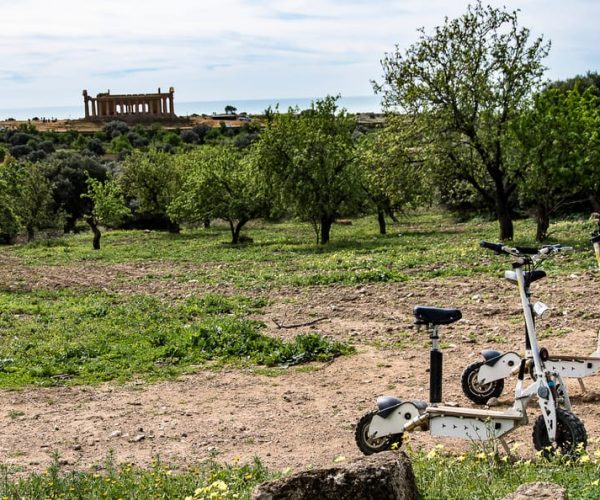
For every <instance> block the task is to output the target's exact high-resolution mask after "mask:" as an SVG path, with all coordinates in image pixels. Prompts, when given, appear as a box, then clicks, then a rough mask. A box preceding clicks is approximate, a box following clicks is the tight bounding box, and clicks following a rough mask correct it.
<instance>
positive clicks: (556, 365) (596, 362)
mask: <svg viewBox="0 0 600 500" xmlns="http://www.w3.org/2000/svg"><path fill="white" fill-rule="evenodd" d="M592 241H593V240H592ZM594 245H596V244H594ZM481 246H482V247H484V248H488V249H490V250H493V251H494V252H495V253H496V254H500V253H509V252H507V251H505V250H504V249H505V248H506V247H503V246H502V245H501V244H500V243H488V242H485V241H482V242H481ZM517 250H519V251H520V253H521V254H523V253H528V254H534V255H531V256H530V257H529V261H530V263H529V264H528V266H527V267H529V269H527V270H526V271H525V272H524V277H525V297H526V299H527V304H528V308H529V309H530V310H531V311H532V315H533V316H537V317H541V316H542V315H543V314H544V312H545V311H546V310H547V309H548V307H547V306H546V305H545V304H543V303H541V302H536V303H535V304H531V302H530V299H531V292H530V290H529V287H530V285H531V283H533V282H534V281H537V280H540V279H542V278H544V277H545V276H546V273H545V272H544V271H542V270H539V269H535V268H536V267H537V266H538V265H539V264H541V263H542V262H543V261H544V260H545V259H547V258H548V257H550V256H551V255H553V254H555V253H558V252H561V251H564V250H570V247H563V246H560V245H547V246H545V247H542V248H541V249H539V250H538V249H535V248H534V249H530V248H517ZM511 255H512V254H511ZM504 277H505V278H506V279H507V280H508V281H510V282H511V283H514V284H517V280H516V275H515V273H514V272H513V271H506V273H505V275H504ZM534 327H535V324H534ZM481 355H482V356H483V360H482V361H477V362H475V363H471V364H470V365H468V366H467V367H466V368H465V369H464V371H463V373H462V376H461V386H462V390H463V393H464V394H465V396H467V397H468V398H469V399H470V400H471V401H473V402H474V403H477V404H485V403H487V401H488V400H489V399H490V398H492V397H496V398H497V397H499V396H500V395H501V394H502V391H503V389H504V379H506V378H508V377H510V376H511V375H514V374H516V373H517V372H518V370H519V366H520V362H521V356H520V355H519V354H517V353H516V352H506V353H500V352H498V351H494V350H484V351H482V352H481ZM541 355H542V358H544V363H545V365H546V368H547V369H548V370H549V371H550V372H553V373H557V374H559V375H560V376H561V377H563V378H576V379H577V380H578V382H579V385H580V387H581V390H582V391H583V392H585V385H584V383H583V380H582V379H583V378H585V377H589V376H591V375H594V374H596V373H597V372H599V371H600V334H598V337H597V340H596V350H595V351H594V352H593V353H592V354H590V355H589V356H577V355H559V356H557V355H550V354H548V351H547V350H546V349H545V348H542V349H541ZM525 360H526V372H529V371H530V368H531V366H532V363H533V358H532V347H531V344H530V342H529V335H528V334H527V326H526V335H525Z"/></svg>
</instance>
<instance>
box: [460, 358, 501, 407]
mask: <svg viewBox="0 0 600 500" xmlns="http://www.w3.org/2000/svg"><path fill="white" fill-rule="evenodd" d="M482 366H483V361H478V362H477V363H472V364H470V365H469V366H467V367H466V368H465V370H464V371H463V372H462V376H461V378H460V382H461V385H462V390H463V392H464V394H465V396H467V397H468V398H469V399H470V400H471V401H473V403H477V404H478V405H484V404H486V403H487V402H488V399H490V398H497V397H499V396H500V395H501V394H502V391H503V390H504V380H503V379H499V380H494V381H493V382H489V383H487V384H480V383H479V382H478V381H477V374H478V373H479V369H480V368H481V367H482Z"/></svg>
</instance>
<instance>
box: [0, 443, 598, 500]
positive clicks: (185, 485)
mask: <svg viewBox="0 0 600 500" xmlns="http://www.w3.org/2000/svg"><path fill="white" fill-rule="evenodd" d="M408 454H409V457H410V459H411V462H412V466H413V470H414V472H415V476H416V481H417V487H418V489H419V492H420V494H421V497H422V498H425V499H496V498H503V497H504V496H506V495H508V494H509V493H511V492H513V491H515V490H516V489H517V488H518V487H519V486H520V485H521V484H524V483H529V482H535V481H543V482H552V483H556V484H560V485H562V486H563V487H564V488H565V489H566V491H567V496H568V498H586V499H598V498H600V479H599V478H600V452H599V451H598V450H596V451H595V452H594V453H589V454H587V453H584V454H583V455H581V456H580V457H579V458H577V459H575V460H566V459H564V458H562V459H561V458H556V459H553V460H551V461H547V460H545V459H542V458H539V457H538V458H535V459H533V460H523V459H520V460H516V461H514V460H510V461H509V460H507V459H506V457H503V458H500V457H498V456H497V455H495V454H492V453H486V452H484V451H482V450H477V449H474V450H473V451H471V452H468V453H464V454H461V455H456V454H453V453H449V452H446V451H445V450H444V448H443V446H442V445H438V446H437V447H436V448H434V449H433V450H431V451H430V452H428V453H425V452H420V451H418V452H416V451H412V450H410V449H409V450H408ZM287 472H288V470H286V471H269V470H267V468H266V467H264V466H263V465H262V464H261V462H260V460H258V459H255V461H254V462H253V463H250V464H246V465H240V464H238V463H234V464H229V465H224V464H219V463H217V462H215V461H214V460H209V461H207V462H203V463H200V464H198V465H195V466H192V467H190V468H189V469H188V470H186V471H183V472H174V471H172V470H171V469H170V468H169V467H168V465H166V464H162V463H160V461H158V460H156V461H155V462H154V463H153V465H152V467H150V468H149V469H141V468H136V467H133V466H132V465H124V466H121V467H115V466H114V465H113V464H112V462H111V460H110V458H109V460H107V464H106V465H105V466H104V467H103V470H102V471H101V472H93V471H92V472H67V471H62V470H61V467H60V465H59V459H58V457H57V456H55V458H54V462H53V464H52V465H51V466H50V467H49V468H48V470H46V471H45V472H44V473H42V474H32V475H30V476H28V477H24V478H20V479H19V478H16V477H13V475H14V471H11V470H10V469H9V468H7V467H2V468H0V498H2V499H6V500H8V499H10V500H12V499H17V498H61V499H64V500H70V499H93V498H114V499H117V498H164V499H167V498H181V499H193V500H199V499H209V498H220V499H223V500H228V499H234V498H239V499H248V498H250V497H251V493H252V490H253V489H254V488H255V487H256V486H257V485H258V484H260V483H261V482H263V481H266V480H269V479H273V478H276V477H280V476H281V475H282V474H285V473H287Z"/></svg>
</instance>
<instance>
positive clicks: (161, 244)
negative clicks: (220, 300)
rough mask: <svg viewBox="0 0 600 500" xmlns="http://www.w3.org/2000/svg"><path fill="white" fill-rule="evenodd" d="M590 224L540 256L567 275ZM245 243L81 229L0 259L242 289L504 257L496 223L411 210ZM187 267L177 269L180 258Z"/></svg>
mask: <svg viewBox="0 0 600 500" xmlns="http://www.w3.org/2000/svg"><path fill="white" fill-rule="evenodd" d="M592 229H593V227H592V225H591V223H589V222H587V221H584V220H578V219H565V220H561V221H558V222H556V223H554V224H553V226H552V240H551V241H552V242H558V243H563V244H567V245H571V246H574V247H575V252H574V253H573V254H571V255H567V256H560V257H556V258H553V259H551V260H550V261H547V263H546V264H545V266H544V267H545V269H546V270H548V271H551V272H558V273H571V272H575V271H581V270H582V269H590V268H595V267H596V263H595V259H594V254H593V251H592V248H591V245H590V243H589V233H590V231H591V230H592ZM247 232H248V234H250V235H252V237H253V238H254V242H255V243H253V244H249V245H240V246H232V245H229V244H227V243H226V242H227V241H228V238H229V229H228V227H225V226H222V225H213V227H211V228H209V229H193V230H186V231H184V232H183V233H182V234H180V235H172V234H168V233H161V232H149V233H146V232H142V231H112V232H107V233H106V234H105V235H104V236H103V240H102V241H103V248H102V249H101V250H100V251H93V250H91V237H90V235H89V233H86V234H78V235H71V236H65V237H64V238H62V239H60V240H49V241H48V242H36V243H32V244H28V245H20V246H14V247H7V248H4V249H1V250H0V256H1V255H2V254H3V253H4V254H6V255H9V256H12V257H17V258H19V259H20V260H21V261H22V263H23V264H24V265H27V266H47V265H55V266H65V265H71V264H86V263H90V262H93V263H100V264H106V265H110V264H118V263H132V262H158V263H162V264H163V267H164V265H166V264H168V265H171V267H172V269H173V272H172V273H170V274H167V275H165V274H162V275H161V274H160V273H157V274H152V273H149V274H148V276H147V279H148V280H178V281H189V280H192V279H196V280H198V281H201V282H203V283H211V284H217V283H218V284H227V285H231V286H235V287H240V288H248V287H253V288H263V287H271V286H279V285H293V286H309V285H329V284H334V283H336V284H360V283H377V282H400V281H406V280H411V279H420V278H435V277H450V276H471V275H477V274H481V273H496V272H497V271H499V270H502V269H504V268H505V267H506V265H507V258H506V257H497V256H494V255H493V254H492V253H490V252H489V251H485V250H482V249H481V248H479V245H478V243H479V241H480V240H482V239H485V240H490V241H496V240H497V232H498V228H497V223H496V222H493V221H486V220H472V221H469V222H463V223H457V222H455V221H454V220H453V219H452V218H451V216H450V215H448V214H447V213H446V212H440V211H427V212H418V213H416V214H414V215H411V216H410V217H407V218H406V219H405V220H403V221H402V222H401V223H400V224H398V225H394V226H390V229H389V233H390V234H388V235H379V234H378V233H377V224H376V221H375V220H374V218H372V217H365V218H361V219H357V220H355V221H354V222H353V224H352V225H350V226H346V225H339V226H335V227H334V229H333V233H332V242H331V243H330V244H329V245H327V246H317V245H315V244H314V243H313V237H314V236H313V234H312V230H311V228H310V227H309V225H308V224H300V223H297V222H284V223H268V222H262V221H258V222H253V223H250V224H249V227H248V229H247ZM534 234H535V226H534V224H533V223H532V222H531V221H530V220H518V221H516V222H515V235H516V239H515V244H521V245H535V242H534ZM184 264H185V267H184V268H183V269H182V265H184Z"/></svg>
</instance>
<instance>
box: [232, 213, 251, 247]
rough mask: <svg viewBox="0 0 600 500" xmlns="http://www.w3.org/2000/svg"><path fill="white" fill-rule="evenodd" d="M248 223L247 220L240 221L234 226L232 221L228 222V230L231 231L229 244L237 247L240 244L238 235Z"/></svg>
mask: <svg viewBox="0 0 600 500" xmlns="http://www.w3.org/2000/svg"><path fill="white" fill-rule="evenodd" d="M246 222H248V221H247V220H243V219H242V220H240V221H238V223H237V224H235V225H234V223H233V221H229V228H230V229H231V244H232V245H237V244H238V243H239V242H240V233H241V232H242V228H243V227H244V225H245V224H246Z"/></svg>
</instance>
